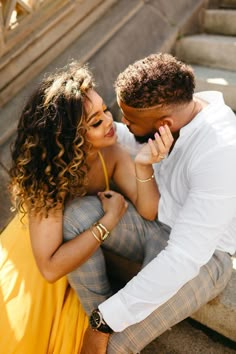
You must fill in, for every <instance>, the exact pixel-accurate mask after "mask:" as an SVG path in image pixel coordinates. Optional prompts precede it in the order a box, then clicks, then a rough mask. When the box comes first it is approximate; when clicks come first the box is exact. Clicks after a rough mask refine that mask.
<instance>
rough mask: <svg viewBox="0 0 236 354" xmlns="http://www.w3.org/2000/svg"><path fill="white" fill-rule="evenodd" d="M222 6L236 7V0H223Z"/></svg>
mask: <svg viewBox="0 0 236 354" xmlns="http://www.w3.org/2000/svg"><path fill="white" fill-rule="evenodd" d="M220 7H227V8H231V9H236V0H221V3H220Z"/></svg>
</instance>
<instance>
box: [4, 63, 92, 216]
mask: <svg viewBox="0 0 236 354" xmlns="http://www.w3.org/2000/svg"><path fill="white" fill-rule="evenodd" d="M94 85H95V83H94V79H93V76H92V74H91V73H90V71H89V70H88V68H87V66H86V65H85V66H81V65H80V64H79V63H78V62H75V61H74V62H72V63H71V64H69V65H68V66H67V67H65V68H63V69H61V70H58V71H56V72H55V73H54V74H52V75H49V76H48V77H46V78H45V79H44V80H43V81H42V82H41V84H40V85H39V87H38V88H37V89H36V91H35V92H34V93H33V95H32V96H31V97H30V99H29V100H28V102H27V103H26V105H25V107H24V109H23V111H22V114H21V117H20V120H19V123H18V128H17V137H16V140H15V143H14V147H13V150H12V167H11V169H10V176H11V181H10V191H11V192H12V195H13V198H14V200H15V201H16V203H17V205H18V208H19V209H20V210H23V212H25V209H24V206H27V209H28V208H29V209H30V211H31V212H34V213H39V214H43V215H46V216H47V215H48V211H49V210H50V209H53V208H55V207H58V206H59V207H61V208H63V205H64V202H65V198H71V197H74V196H81V195H84V194H85V185H86V183H87V171H88V166H87V164H86V157H87V153H88V151H89V149H90V147H91V144H90V143H89V142H88V141H86V131H87V130H86V129H87V128H86V114H85V110H84V100H85V99H88V97H87V94H86V93H87V91H88V90H89V89H91V88H93V87H94Z"/></svg>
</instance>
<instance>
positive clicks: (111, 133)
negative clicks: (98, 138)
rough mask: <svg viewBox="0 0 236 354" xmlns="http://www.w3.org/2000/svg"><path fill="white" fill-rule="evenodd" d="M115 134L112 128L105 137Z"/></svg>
mask: <svg viewBox="0 0 236 354" xmlns="http://www.w3.org/2000/svg"><path fill="white" fill-rule="evenodd" d="M114 134H115V129H114V128H113V127H112V128H111V129H110V130H109V132H108V133H107V134H106V135H105V136H106V137H109V138H110V137H112V136H113V135H114Z"/></svg>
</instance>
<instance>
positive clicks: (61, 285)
mask: <svg viewBox="0 0 236 354" xmlns="http://www.w3.org/2000/svg"><path fill="white" fill-rule="evenodd" d="M99 157H100V159H101V161H102V166H103V171H104V166H105V165H103V163H104V161H103V159H102V156H99ZM104 174H105V180H106V188H107V189H108V188H109V184H108V183H107V172H106V171H105V172H104ZM26 219H27V218H24V219H23V223H22V221H21V220H20V216H19V215H16V216H15V217H14V218H13V220H12V221H11V222H10V223H9V225H8V226H7V227H6V228H5V229H4V230H3V232H2V233H1V234H0V353H1V354H79V353H80V351H81V346H82V341H83V335H84V332H85V330H86V328H87V325H88V319H87V316H86V314H85V312H84V310H83V308H82V306H81V305H80V302H79V300H78V298H77V296H76V294H75V292H74V291H73V289H72V288H71V287H70V286H69V284H68V281H67V278H66V277H63V278H61V279H60V280H58V281H57V282H55V283H54V284H49V283H48V282H47V281H46V280H45V279H44V278H43V277H42V276H41V274H40V273H39V271H38V268H37V266H36V263H35V260H34V257H33V253H32V250H31V244H30V237H29V231H28V227H27V224H26V223H27V220H26Z"/></svg>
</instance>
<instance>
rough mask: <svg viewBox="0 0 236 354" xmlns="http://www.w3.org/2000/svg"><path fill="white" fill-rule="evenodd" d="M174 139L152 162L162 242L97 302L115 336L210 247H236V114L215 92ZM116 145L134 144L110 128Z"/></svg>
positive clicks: (181, 280)
mask: <svg viewBox="0 0 236 354" xmlns="http://www.w3.org/2000/svg"><path fill="white" fill-rule="evenodd" d="M196 96H198V97H199V98H202V99H203V100H205V101H207V102H209V105H208V106H207V107H205V108H204V109H203V110H202V111H201V112H200V113H199V114H198V115H197V116H196V117H195V118H194V119H193V120H192V121H191V122H190V123H189V124H187V125H186V126H185V127H183V128H182V129H181V130H180V135H179V138H178V140H177V141H176V144H175V146H174V148H173V150H172V152H171V153H170V155H169V156H168V157H167V158H166V159H164V160H163V161H162V162H160V163H158V164H155V165H154V170H155V178H156V181H157V184H158V188H159V191H160V195H161V198H160V201H159V206H158V219H159V220H160V221H161V222H162V223H164V224H167V225H168V226H170V227H171V233H170V238H169V242H168V245H167V247H166V249H165V250H163V251H162V252H161V253H159V254H158V255H157V257H156V258H155V259H153V260H152V261H151V262H150V263H149V264H148V265H147V266H146V267H145V268H143V269H142V270H141V271H140V272H139V274H138V275H137V276H136V277H134V278H133V279H132V280H131V281H130V282H129V283H128V284H127V285H126V286H125V287H124V288H123V289H121V290H120V291H119V292H118V293H116V294H115V295H113V296H112V297H111V298H109V299H108V300H106V301H105V302H103V303H102V304H101V305H100V306H99V309H100V310H101V312H102V314H103V317H104V319H105V321H106V322H107V323H108V324H109V326H110V327H111V328H112V329H113V330H114V331H116V332H119V331H122V330H124V329H125V328H126V327H128V326H130V325H132V324H134V323H137V322H140V321H142V320H143V319H144V318H146V317H147V316H148V315H150V314H151V313H152V312H153V311H154V310H155V309H157V308H158V307H159V306H161V305H162V304H163V303H165V302H166V301H167V300H169V299H170V298H171V297H172V296H173V295H174V294H175V293H176V292H177V291H178V290H179V289H180V288H181V287H182V286H183V285H184V284H185V283H186V282H188V281H189V280H191V279H193V278H194V277H195V276H196V275H197V274H198V273H199V270H200V267H201V266H202V265H204V264H206V263H207V262H208V261H209V260H210V258H211V257H212V255H213V253H214V251H215V250H221V251H225V252H228V253H231V254H233V253H235V250H236V117H235V115H234V113H233V111H232V110H231V109H230V108H229V107H228V106H226V105H225V103H224V100H223V96H222V94H221V93H220V92H213V91H207V92H201V93H198V94H196ZM116 126H117V134H118V138H119V142H120V143H121V144H122V145H123V146H125V147H126V146H127V147H129V151H130V152H131V154H132V155H135V152H136V151H137V147H138V144H137V143H136V142H135V140H134V137H133V135H132V134H131V133H130V132H129V131H128V129H127V127H126V126H125V125H123V124H121V123H116Z"/></svg>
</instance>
